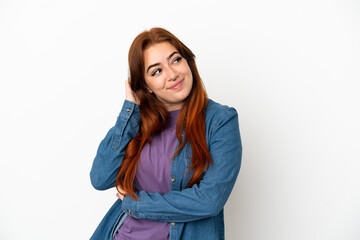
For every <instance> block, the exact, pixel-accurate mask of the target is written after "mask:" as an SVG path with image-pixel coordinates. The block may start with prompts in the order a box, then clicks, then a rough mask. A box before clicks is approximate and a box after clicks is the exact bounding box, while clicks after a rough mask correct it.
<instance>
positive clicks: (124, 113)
mask: <svg viewBox="0 0 360 240" xmlns="http://www.w3.org/2000/svg"><path fill="white" fill-rule="evenodd" d="M140 125H141V117H140V112H139V106H138V105H137V104H135V103H134V102H131V101H128V100H125V101H124V104H123V107H122V109H121V111H120V114H119V115H118V117H117V121H116V124H115V126H113V127H112V128H111V129H110V130H109V131H108V133H107V134H106V136H105V138H104V139H103V140H102V141H101V143H100V145H99V147H98V150H97V153H96V156H95V159H94V162H93V164H92V167H91V171H90V179H91V184H92V185H93V187H94V188H95V189H97V190H106V189H109V188H111V187H114V186H115V179H116V176H117V173H118V168H119V166H120V164H121V162H122V159H123V157H124V154H125V151H126V147H127V145H128V143H129V142H130V141H131V140H132V139H133V138H134V137H135V136H136V134H137V133H138V131H139V129H140Z"/></svg>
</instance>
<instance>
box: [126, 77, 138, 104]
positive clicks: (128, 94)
mask: <svg viewBox="0 0 360 240" xmlns="http://www.w3.org/2000/svg"><path fill="white" fill-rule="evenodd" d="M125 96H126V100H128V101H131V102H134V103H136V104H139V102H138V99H137V98H136V94H135V93H134V92H133V90H131V87H130V78H128V79H127V80H126V81H125Z"/></svg>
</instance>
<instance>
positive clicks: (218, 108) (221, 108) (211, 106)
mask: <svg viewBox="0 0 360 240" xmlns="http://www.w3.org/2000/svg"><path fill="white" fill-rule="evenodd" d="M231 110H233V111H235V112H236V110H235V108H233V107H231V106H228V105H225V104H220V103H218V102H215V101H214V100H212V99H210V98H209V99H208V103H207V105H206V108H205V113H206V115H212V114H215V115H216V114H221V113H223V112H226V111H231Z"/></svg>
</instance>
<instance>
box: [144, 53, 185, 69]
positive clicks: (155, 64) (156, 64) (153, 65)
mask: <svg viewBox="0 0 360 240" xmlns="http://www.w3.org/2000/svg"><path fill="white" fill-rule="evenodd" d="M176 53H179V52H176V51H175V52H173V53H172V54H170V55H169V56H168V58H167V59H168V60H169V59H170V58H171V57H172V56H174V55H175V54H176ZM158 65H160V63H154V64H152V65H150V66H149V67H148V68H147V70H146V72H149V70H150V68H152V67H155V66H158Z"/></svg>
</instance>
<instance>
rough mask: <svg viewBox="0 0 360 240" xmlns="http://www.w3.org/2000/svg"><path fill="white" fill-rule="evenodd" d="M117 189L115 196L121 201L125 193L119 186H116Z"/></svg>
mask: <svg viewBox="0 0 360 240" xmlns="http://www.w3.org/2000/svg"><path fill="white" fill-rule="evenodd" d="M118 189H119V192H117V193H116V196H117V197H118V198H119V199H120V200H121V201H122V200H123V199H124V195H125V193H124V191H123V190H122V189H121V188H120V187H118Z"/></svg>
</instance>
